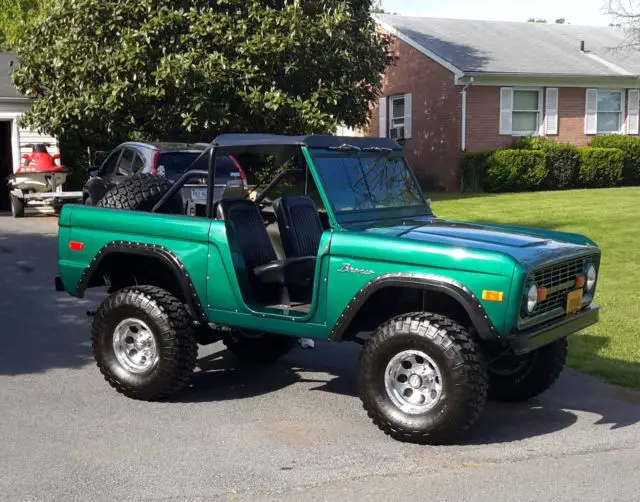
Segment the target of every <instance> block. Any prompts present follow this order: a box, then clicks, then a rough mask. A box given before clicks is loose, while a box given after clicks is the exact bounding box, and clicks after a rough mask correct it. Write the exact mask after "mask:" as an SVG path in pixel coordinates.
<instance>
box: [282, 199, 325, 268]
mask: <svg viewBox="0 0 640 502" xmlns="http://www.w3.org/2000/svg"><path fill="white" fill-rule="evenodd" d="M273 209H274V211H275V213H276V219H277V220H278V228H279V229H280V236H281V237H282V247H283V249H284V254H285V256H286V257H287V258H297V257H301V256H317V255H318V247H319V246H320V238H321V237H322V233H323V232H324V227H323V226H322V221H321V220H320V215H319V214H318V208H317V207H316V204H315V202H313V199H312V198H311V197H309V196H306V195H295V196H291V197H280V198H279V199H276V200H275V201H274V202H273Z"/></svg>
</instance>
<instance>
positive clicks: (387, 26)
mask: <svg viewBox="0 0 640 502" xmlns="http://www.w3.org/2000/svg"><path fill="white" fill-rule="evenodd" d="M373 19H374V21H375V22H376V23H378V25H380V27H382V28H383V29H384V30H385V31H388V32H389V33H391V34H392V35H393V36H395V37H397V38H399V39H400V40H402V41H403V42H404V43H406V44H408V45H410V46H411V47H413V48H414V49H416V50H418V51H420V52H421V53H422V54H424V55H425V56H427V57H429V58H431V59H433V60H434V61H435V62H436V63H438V64H439V65H441V66H444V67H445V68H446V69H447V70H449V71H450V72H452V73H453V74H454V75H455V76H456V77H462V76H463V75H464V72H463V71H462V70H461V69H460V68H457V67H455V66H453V65H452V64H451V63H449V62H448V61H445V60H444V59H442V58H441V57H440V56H438V55H437V54H436V53H435V52H432V51H430V50H429V49H427V48H426V47H424V46H422V45H420V44H419V43H418V42H416V41H415V40H413V39H412V38H410V37H408V36H406V35H405V34H403V33H401V32H400V31H398V30H396V29H395V28H394V27H393V26H391V25H390V24H389V23H385V22H384V21H383V20H382V19H380V18H379V17H378V16H375V15H374V16H373Z"/></svg>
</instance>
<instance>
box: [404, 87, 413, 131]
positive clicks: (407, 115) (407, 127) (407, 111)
mask: <svg viewBox="0 0 640 502" xmlns="http://www.w3.org/2000/svg"><path fill="white" fill-rule="evenodd" d="M412 102H413V99H412V96H411V94H405V95H404V137H405V139H411V130H412V127H411V125H412V122H411V120H412V118H413V113H412V108H413V104H412Z"/></svg>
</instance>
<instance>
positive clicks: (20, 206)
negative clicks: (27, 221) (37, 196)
mask: <svg viewBox="0 0 640 502" xmlns="http://www.w3.org/2000/svg"><path fill="white" fill-rule="evenodd" d="M25 207H26V204H25V202H24V199H21V198H19V197H16V196H15V195H12V196H11V215H12V216H13V217H14V218H24V214H25Z"/></svg>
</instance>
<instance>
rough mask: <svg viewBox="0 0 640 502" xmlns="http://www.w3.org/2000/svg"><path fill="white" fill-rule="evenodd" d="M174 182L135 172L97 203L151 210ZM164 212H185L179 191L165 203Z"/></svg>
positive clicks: (136, 209)
mask: <svg viewBox="0 0 640 502" xmlns="http://www.w3.org/2000/svg"><path fill="white" fill-rule="evenodd" d="M171 186H172V183H171V182H170V181H169V180H168V179H166V178H164V177H162V176H155V175H152V174H134V175H133V176H131V177H129V178H127V179H126V180H124V181H122V182H121V183H118V184H117V185H115V186H113V187H112V188H111V189H109V190H108V191H107V192H106V193H105V194H104V195H103V196H102V198H101V199H100V200H99V201H98V202H97V203H96V206H98V207H109V208H115V209H130V210H133V211H151V209H152V208H153V206H155V205H156V203H157V202H158V201H159V200H160V199H161V198H162V196H163V195H164V194H165V193H167V191H168V190H169V189H170V188H171ZM163 209H164V210H163V212H164V213H170V214H182V213H184V208H183V203H182V197H181V196H180V194H179V192H178V193H176V195H175V196H174V197H173V198H171V199H170V200H169V201H167V203H166V204H165V207H164V208H163Z"/></svg>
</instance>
